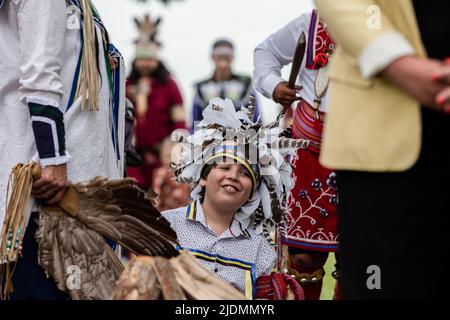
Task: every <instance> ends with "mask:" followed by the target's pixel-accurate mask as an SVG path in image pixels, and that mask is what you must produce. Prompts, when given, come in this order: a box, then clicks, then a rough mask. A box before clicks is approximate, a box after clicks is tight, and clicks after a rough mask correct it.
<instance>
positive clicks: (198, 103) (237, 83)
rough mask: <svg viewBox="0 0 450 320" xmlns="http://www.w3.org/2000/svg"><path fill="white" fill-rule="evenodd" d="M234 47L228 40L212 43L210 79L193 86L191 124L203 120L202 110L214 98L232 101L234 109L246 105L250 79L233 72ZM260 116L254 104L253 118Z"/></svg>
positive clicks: (250, 86) (250, 87)
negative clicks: (212, 68)
mask: <svg viewBox="0 0 450 320" xmlns="http://www.w3.org/2000/svg"><path fill="white" fill-rule="evenodd" d="M233 58H234V46H233V43H232V42H231V41H230V40H227V39H219V40H217V41H215V42H214V44H213V46H212V51H211V59H212V61H213V62H214V72H213V75H212V77H210V78H208V79H206V80H203V81H200V82H198V83H197V84H196V85H195V90H196V92H195V97H194V103H193V106H192V124H191V128H192V130H194V126H195V123H196V122H198V121H201V120H202V119H203V117H202V112H203V109H204V108H205V107H206V106H207V105H208V103H209V100H210V99H212V98H215V97H220V98H222V99H225V98H228V99H230V100H231V101H233V104H234V106H235V108H236V109H239V108H240V107H241V106H242V105H247V104H248V100H249V97H250V94H251V93H253V85H252V79H251V77H249V76H247V75H241V74H236V73H234V72H233ZM259 114H260V111H259V107H258V103H257V102H255V118H254V120H256V119H258V116H259Z"/></svg>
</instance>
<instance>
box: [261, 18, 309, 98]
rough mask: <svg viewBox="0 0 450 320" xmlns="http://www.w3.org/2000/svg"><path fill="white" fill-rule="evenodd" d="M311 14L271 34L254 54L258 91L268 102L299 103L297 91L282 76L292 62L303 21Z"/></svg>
mask: <svg viewBox="0 0 450 320" xmlns="http://www.w3.org/2000/svg"><path fill="white" fill-rule="evenodd" d="M307 16H308V15H306V14H305V15H302V16H301V17H299V18H297V19H295V20H293V21H291V22H290V23H288V24H287V25H286V26H285V27H283V28H282V29H280V30H278V31H277V32H275V33H273V34H272V35H270V36H269V37H268V38H267V39H266V40H264V41H263V42H262V43H261V44H259V45H258V46H257V47H256V48H255V50H254V52H253V63H254V71H253V77H254V81H255V89H256V90H258V91H259V92H260V93H261V94H263V95H264V96H265V97H267V98H269V99H274V100H275V101H276V102H279V103H281V104H283V105H290V104H291V103H292V102H293V101H295V100H298V97H296V93H297V91H298V88H297V89H290V88H288V87H287V81H285V80H284V79H283V78H282V77H281V69H282V67H283V66H285V65H287V64H289V63H291V62H292V59H293V56H294V52H295V47H296V45H297V40H298V37H299V35H300V33H301V31H302V30H301V25H302V20H304V19H306V17H307Z"/></svg>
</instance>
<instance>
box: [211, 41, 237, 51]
mask: <svg viewBox="0 0 450 320" xmlns="http://www.w3.org/2000/svg"><path fill="white" fill-rule="evenodd" d="M218 47H229V48H231V49H234V46H233V44H232V43H231V41H229V40H227V39H219V40H217V41H216V42H214V44H213V49H215V48H218Z"/></svg>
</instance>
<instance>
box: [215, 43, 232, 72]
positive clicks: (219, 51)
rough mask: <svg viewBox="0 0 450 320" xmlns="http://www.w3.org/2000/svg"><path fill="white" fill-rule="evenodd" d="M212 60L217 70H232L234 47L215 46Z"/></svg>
mask: <svg viewBox="0 0 450 320" xmlns="http://www.w3.org/2000/svg"><path fill="white" fill-rule="evenodd" d="M212 60H213V61H214V65H215V68H216V71H217V72H219V73H227V72H230V71H231V66H232V64H233V49H232V48H230V47H227V46H223V47H218V48H215V49H214V50H213V53H212Z"/></svg>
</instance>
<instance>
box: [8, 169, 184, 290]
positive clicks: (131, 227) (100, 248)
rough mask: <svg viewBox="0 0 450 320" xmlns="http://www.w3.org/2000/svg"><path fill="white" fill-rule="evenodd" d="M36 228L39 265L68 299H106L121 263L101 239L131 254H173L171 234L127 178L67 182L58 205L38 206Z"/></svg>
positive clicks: (172, 255) (174, 250)
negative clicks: (119, 246) (110, 241)
mask: <svg viewBox="0 0 450 320" xmlns="http://www.w3.org/2000/svg"><path fill="white" fill-rule="evenodd" d="M36 172H37V174H35V178H38V177H39V170H37V171H36ZM13 188H14V186H13ZM29 197H30V194H29V193H28V195H27V198H29ZM69 212H70V213H69ZM38 224H39V229H38V231H37V233H36V238H37V241H38V245H39V250H38V261H39V264H40V265H41V266H42V267H43V268H44V270H45V272H46V274H47V275H48V276H51V277H52V278H53V279H54V280H55V282H56V284H57V286H58V288H59V289H60V290H63V291H66V292H68V293H69V294H70V296H71V297H72V299H108V298H110V296H111V293H112V290H113V288H114V287H115V283H116V281H117V280H118V279H119V276H120V274H121V272H122V271H123V265H122V263H121V262H120V260H119V259H118V257H117V256H116V255H115V254H114V252H113V251H112V249H111V247H110V246H109V245H108V243H107V241H106V238H108V239H110V240H113V241H115V242H117V243H119V244H121V245H122V246H124V247H125V248H127V249H129V250H130V251H132V252H133V253H135V254H136V255H149V256H163V257H168V258H170V257H174V256H177V255H178V252H177V251H176V249H175V246H176V245H177V244H178V243H177V236H176V233H175V231H173V229H171V228H170V224H169V222H168V221H167V220H166V219H165V218H164V217H162V216H161V214H160V213H159V211H158V210H157V209H156V208H155V207H154V206H153V205H152V202H151V200H150V199H149V198H147V197H146V195H145V193H144V191H142V190H141V189H140V188H139V187H138V186H137V185H136V182H135V181H134V180H132V179H119V180H109V179H107V178H105V177H97V178H95V179H93V180H91V181H88V182H83V183H76V184H71V186H70V187H69V192H68V193H67V194H66V195H65V196H64V197H63V199H62V200H61V201H60V202H59V203H58V206H46V205H42V206H40V207H39V223H38ZM73 275H79V277H78V278H77V277H71V276H73ZM69 279H71V281H72V280H73V282H70V281H69Z"/></svg>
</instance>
